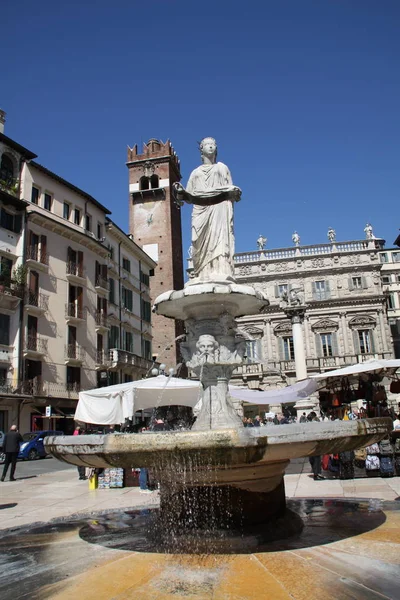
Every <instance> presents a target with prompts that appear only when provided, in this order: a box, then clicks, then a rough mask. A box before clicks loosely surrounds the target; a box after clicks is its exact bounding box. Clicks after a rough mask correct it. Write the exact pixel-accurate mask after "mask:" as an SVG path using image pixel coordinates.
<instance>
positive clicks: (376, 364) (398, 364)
mask: <svg viewBox="0 0 400 600" xmlns="http://www.w3.org/2000/svg"><path fill="white" fill-rule="evenodd" d="M397 369H400V359H391V360H375V359H372V360H366V361H365V362H362V363H357V364H355V365H350V366H348V367H343V369H335V370H334V371H326V373H319V374H318V375H311V378H312V379H314V380H315V379H317V380H321V379H327V378H332V377H336V378H341V377H351V376H354V375H360V374H362V373H381V374H383V375H385V376H390V375H394V373H395V372H396V371H397Z"/></svg>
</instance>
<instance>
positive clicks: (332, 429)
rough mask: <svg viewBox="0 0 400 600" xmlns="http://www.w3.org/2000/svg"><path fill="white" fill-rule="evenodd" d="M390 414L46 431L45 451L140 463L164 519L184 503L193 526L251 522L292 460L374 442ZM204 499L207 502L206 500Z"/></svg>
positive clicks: (178, 515)
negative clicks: (120, 430)
mask: <svg viewBox="0 0 400 600" xmlns="http://www.w3.org/2000/svg"><path fill="white" fill-rule="evenodd" d="M391 429H392V421H391V419H387V418H381V419H364V420H356V421H331V422H329V423H317V422H312V423H304V424H303V423H302V424H296V425H279V426H269V427H260V428H258V427H257V428H256V427H254V428H239V429H224V430H210V431H183V432H182V431H181V432H162V433H161V432H157V433H145V434H110V435H104V436H102V435H82V436H63V437H48V438H46V440H45V446H46V451H47V452H49V453H50V454H52V455H53V456H54V457H56V458H58V459H59V460H62V461H64V462H67V463H70V464H72V465H76V466H91V467H100V468H107V467H125V468H131V467H147V468H148V469H151V470H153V471H154V473H155V477H156V479H157V480H159V481H160V484H161V508H162V509H163V508H165V510H166V511H168V512H169V513H171V512H173V514H174V519H171V521H176V520H178V522H181V521H182V519H184V518H185V514H186V510H185V507H187V506H188V505H190V506H191V507H192V511H191V521H192V522H195V523H196V526H202V523H209V521H210V515H209V514H207V513H208V512H209V511H210V510H212V513H213V515H212V519H213V520H214V521H216V522H217V523H218V525H219V526H221V524H223V521H224V514H225V513H224V507H226V505H227V504H229V506H230V509H229V522H230V525H231V524H232V523H233V524H236V525H237V524H238V523H240V524H241V525H243V524H254V523H257V522H262V521H265V520H268V519H269V518H270V517H272V516H276V515H278V514H282V512H283V511H284V510H285V490H284V483H283V475H284V472H285V469H286V467H287V465H288V463H289V461H290V459H292V458H299V457H303V456H318V455H322V454H331V453H338V452H343V451H346V450H354V449H356V448H359V447H362V446H367V445H369V444H372V443H374V442H378V441H380V440H381V439H383V438H384V437H386V436H387V435H388V434H389V432H390V431H391ZM206 498H207V500H206Z"/></svg>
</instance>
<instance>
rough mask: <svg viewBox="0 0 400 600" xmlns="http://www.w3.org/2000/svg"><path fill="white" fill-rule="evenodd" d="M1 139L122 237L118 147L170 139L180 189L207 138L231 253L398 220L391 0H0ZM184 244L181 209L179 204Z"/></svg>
mask: <svg viewBox="0 0 400 600" xmlns="http://www.w3.org/2000/svg"><path fill="white" fill-rule="evenodd" d="M1 12H2V14H1V29H2V35H1V38H0V52H1V55H2V57H3V60H2V67H1V79H0V107H1V108H3V109H4V110H5V111H6V112H7V123H6V130H5V133H6V134H7V135H9V136H10V137H12V138H13V139H15V140H17V141H18V142H19V143H21V144H23V145H25V146H26V147H28V148H29V149H30V150H32V151H34V152H35V153H36V154H38V155H39V158H38V161H39V162H41V163H42V164H44V165H45V166H46V167H47V168H49V169H51V170H53V171H55V172H56V173H57V174H59V175H61V176H63V177H65V178H66V179H68V180H70V181H71V182H73V183H74V184H75V185H78V186H80V187H81V188H83V189H84V190H86V191H87V192H89V193H91V194H92V195H94V196H95V197H96V198H97V199H98V200H99V201H100V202H101V203H103V204H105V205H106V206H108V207H109V208H110V209H111V210H112V213H113V214H112V218H113V219H114V220H115V221H116V223H117V224H118V225H119V226H120V227H122V228H123V229H125V230H127V222H128V220H127V217H128V192H127V189H128V173H127V169H126V166H125V161H126V146H127V145H130V146H133V145H134V144H135V143H139V144H140V143H141V142H142V141H146V140H147V139H149V138H151V137H157V138H161V139H162V140H165V139H167V138H170V139H171V141H172V143H173V145H174V147H175V150H176V151H177V153H178V155H179V157H180V159H181V165H182V174H183V182H184V183H186V181H187V178H188V175H189V173H190V171H191V170H192V169H193V168H194V167H196V166H197V165H198V164H199V154H198V148H197V143H196V142H197V140H200V139H201V138H202V137H204V136H208V135H211V136H213V137H215V138H216V139H217V142H218V145H219V156H218V158H219V160H221V161H222V162H225V163H226V164H227V165H228V166H229V168H230V170H231V172H232V175H233V180H234V183H235V184H236V185H238V186H240V187H241V188H242V190H243V195H242V201H241V202H240V203H239V204H238V205H237V207H236V213H235V233H236V250H237V251H238V252H243V251H246V250H252V249H256V243H255V242H256V239H257V237H258V235H259V234H260V233H262V234H263V235H266V236H267V237H268V247H269V248H272V247H282V246H287V245H291V235H292V233H293V231H294V230H295V229H296V230H297V231H298V232H299V234H300V236H301V242H302V243H304V244H312V243H321V242H325V241H326V239H327V238H326V232H327V229H328V227H329V226H332V227H334V228H335V229H336V231H337V238H338V240H349V239H360V238H361V237H363V235H364V234H363V229H364V226H365V223H366V222H367V221H371V223H372V224H373V226H374V232H375V234H376V235H378V236H380V237H384V238H385V239H386V240H387V245H388V246H391V245H392V242H393V240H394V239H395V237H396V236H397V233H398V228H399V227H400V218H399V212H400V211H399V205H400V203H399V194H400V168H399V149H400V147H399V146H400V120H399V114H400V111H399V107H400V69H399V62H400V35H399V22H400V2H399V1H398V0H384V1H381V2H379V1H378V0H274V1H272V0H264V1H262V0H258V1H254V0H248V1H247V2H242V1H240V2H239V1H237V0H230V1H226V0H215V1H214V2H213V3H200V2H194V1H190V0H147V1H146V2H143V1H142V2H138V1H137V0H131V1H130V2H127V1H126V0H115V1H114V2H112V3H110V2H105V1H104V0H96V2H82V1H78V0H70V1H69V2H68V3H66V2H65V3H61V4H59V3H55V2H54V1H52V2H50V1H49V0H38V1H37V2H30V1H28V0H21V1H20V2H18V3H16V2H12V0H5V1H4V2H3V4H2V11H1ZM183 226H184V250H185V253H186V249H187V248H188V246H189V243H190V242H189V239H190V208H189V207H185V208H184V209H183Z"/></svg>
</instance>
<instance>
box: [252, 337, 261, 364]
mask: <svg viewBox="0 0 400 600" xmlns="http://www.w3.org/2000/svg"><path fill="white" fill-rule="evenodd" d="M254 358H255V362H257V363H262V362H263V357H262V343H261V340H260V339H258V340H257V341H256V356H255V357H254Z"/></svg>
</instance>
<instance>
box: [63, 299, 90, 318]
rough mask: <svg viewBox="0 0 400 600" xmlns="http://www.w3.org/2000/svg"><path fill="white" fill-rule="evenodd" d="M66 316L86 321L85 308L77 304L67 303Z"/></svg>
mask: <svg viewBox="0 0 400 600" xmlns="http://www.w3.org/2000/svg"><path fill="white" fill-rule="evenodd" d="M65 316H66V317H67V318H68V317H70V318H72V319H81V320H83V321H84V320H86V310H85V308H84V307H82V306H79V305H78V304H75V302H67V304H66V305H65Z"/></svg>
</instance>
